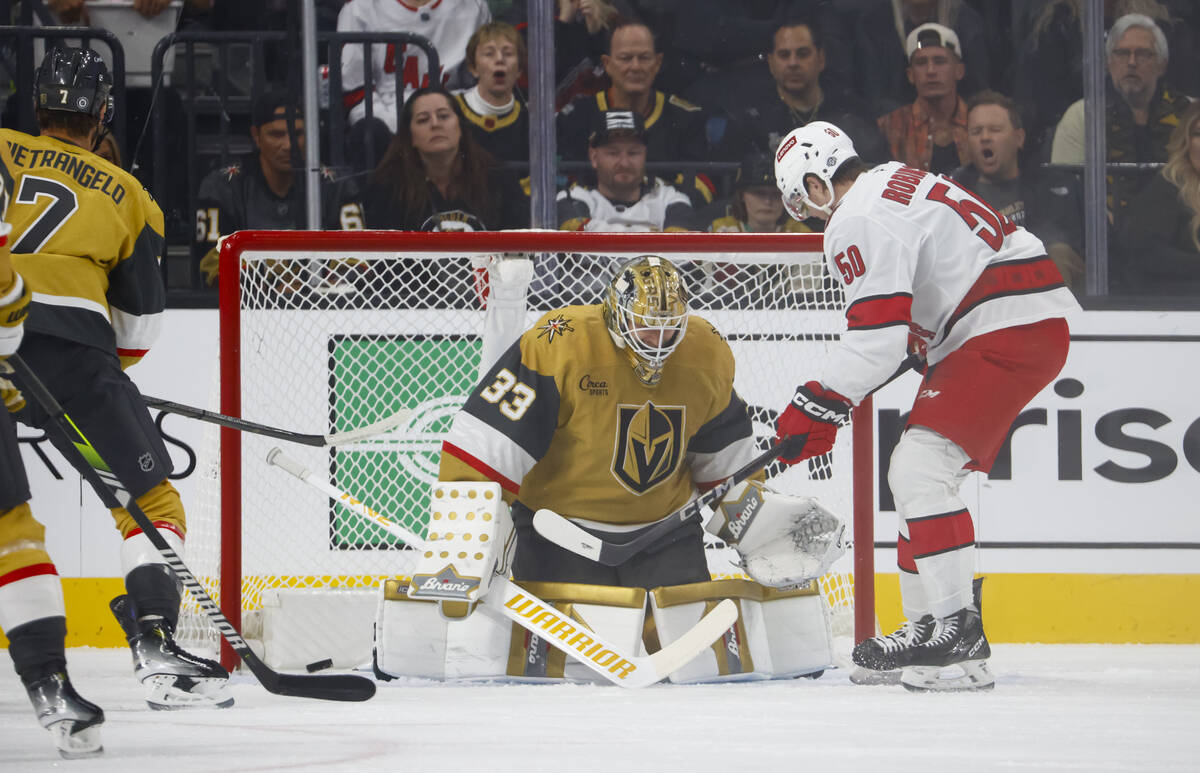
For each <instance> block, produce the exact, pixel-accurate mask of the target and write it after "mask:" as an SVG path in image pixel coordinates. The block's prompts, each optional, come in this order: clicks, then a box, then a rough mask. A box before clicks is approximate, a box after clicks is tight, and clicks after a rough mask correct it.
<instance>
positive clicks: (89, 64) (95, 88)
mask: <svg viewBox="0 0 1200 773" xmlns="http://www.w3.org/2000/svg"><path fill="white" fill-rule="evenodd" d="M111 91H112V75H111V74H109V72H108V65H106V64H105V63H104V60H103V59H101V58H100V55H99V54H97V53H96V52H95V51H92V50H91V49H89V48H74V47H70V46H60V47H58V48H52V49H50V50H49V51H47V52H46V56H45V57H44V58H43V59H42V64H41V66H39V67H38V70H37V74H36V75H35V76H34V99H36V100H37V102H36V104H37V107H38V109H40V110H59V111H63V112H69V113H81V114H83V115H88V116H91V117H92V118H95V119H96V120H97V121H101V120H102V121H103V122H104V123H106V124H107V123H110V122H111V121H112V116H113V103H112V96H111V93H110V92H111Z"/></svg>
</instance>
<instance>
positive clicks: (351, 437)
mask: <svg viewBox="0 0 1200 773" xmlns="http://www.w3.org/2000/svg"><path fill="white" fill-rule="evenodd" d="M142 400H143V401H144V402H145V403H146V405H148V406H150V407H151V408H157V409H158V410H160V411H164V412H166V413H175V414H178V415H180V416H186V417H188V418H189V419H199V420H200V421H207V422H208V423H210V424H218V425H220V426H222V427H229V428H230V429H236V430H240V431H241V432H250V433H253V434H255V435H265V436H267V437H272V438H275V439H276V440H287V441H289V442H292V443H300V444H301V445H306V446H337V445H343V444H345V443H353V442H354V441H356V440H362V439H363V438H367V437H372V436H374V435H379V434H382V433H384V432H387V431H388V430H389V429H391V428H392V427H395V426H396V425H398V424H399V423H400V422H402V421H404V420H405V419H407V418H408V417H409V416H411V415H412V411H407V410H405V411H397V412H396V413H393V414H392V415H391V416H388V417H387V418H385V419H380V420H379V421H377V422H375V423H374V424H368V425H367V426H365V427H359V428H358V429H352V430H349V431H348V432H334V433H333V434H330V435H306V434H304V433H303V432H292V431H290V430H286V429H279V428H277V427H268V426H267V425H265V424H257V423H255V422H253V421H247V420H245V419H239V418H238V417H236V416H226V415H225V414H223V413H215V412H213V411H207V410H205V409H203V408H194V407H192V406H190V405H184V404H182V403H173V402H171V401H170V400H164V399H162V398H161V397H150V396H149V395H142Z"/></svg>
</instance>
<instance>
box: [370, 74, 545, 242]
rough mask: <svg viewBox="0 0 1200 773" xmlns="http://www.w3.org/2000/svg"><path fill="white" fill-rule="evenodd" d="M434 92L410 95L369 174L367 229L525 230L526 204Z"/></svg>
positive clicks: (443, 96)
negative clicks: (395, 128) (377, 164)
mask: <svg viewBox="0 0 1200 773" xmlns="http://www.w3.org/2000/svg"><path fill="white" fill-rule="evenodd" d="M466 123H467V122H466V119H465V118H464V117H463V115H462V112H461V111H460V109H459V106H458V102H457V101H456V100H455V99H454V96H453V95H452V94H450V92H448V91H446V90H445V89H444V88H442V87H441V86H427V87H425V88H421V89H417V90H416V91H414V92H413V94H412V96H410V97H409V98H408V100H407V101H406V102H405V103H404V109H403V111H402V113H401V118H400V125H399V131H397V132H396V136H395V137H393V138H392V141H391V143H390V144H389V145H388V148H387V152H386V153H384V156H383V160H382V161H380V162H379V167H378V168H377V169H376V170H375V172H374V174H372V175H371V179H370V182H369V183H368V186H367V191H366V194H365V196H364V201H363V210H364V214H365V217H366V223H367V227H368V228H386V229H393V230H397V231H498V230H501V229H506V228H528V227H529V198H528V197H527V196H526V195H525V193H524V191H522V190H521V187H520V186H519V185H518V184H517V182H516V177H515V175H512V174H509V173H507V172H505V171H503V170H501V169H500V168H499V167H498V166H497V165H496V163H495V160H494V159H493V158H492V156H491V154H490V153H488V152H487V151H486V150H484V149H483V148H482V147H481V146H480V145H479V143H478V142H476V141H475V138H474V137H473V136H472V135H471V132H469V131H467V130H466V128H465V127H466Z"/></svg>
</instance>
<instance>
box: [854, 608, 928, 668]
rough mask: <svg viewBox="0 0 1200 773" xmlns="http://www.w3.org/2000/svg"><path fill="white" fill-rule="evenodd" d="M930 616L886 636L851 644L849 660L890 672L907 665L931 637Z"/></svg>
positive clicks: (905, 624) (910, 622) (907, 623)
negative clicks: (914, 653) (916, 651)
mask: <svg viewBox="0 0 1200 773" xmlns="http://www.w3.org/2000/svg"><path fill="white" fill-rule="evenodd" d="M933 628H934V619H933V615H925V616H924V617H922V618H921V619H920V620H917V621H916V622H913V621H911V620H905V621H904V624H903V625H901V626H900V627H899V628H897V629H896V630H895V631H893V632H892V633H889V634H888V635H887V636H874V637H872V638H870V639H865V640H863V641H860V642H859V643H858V644H856V645H854V651H853V652H852V653H850V659H851V660H853V661H854V663H855V665H858V666H862V667H863V668H869V669H871V670H872V671H891V670H894V669H897V668H901V667H903V666H907V665H909V664H910V663H911V662H912V661H911V658H912V653H913V652H914V651H915V650H916V649H917V648H918V647H919V646H921V645H923V644H924V643H925V642H927V641H928V640H929V637H930V636H932V635H933Z"/></svg>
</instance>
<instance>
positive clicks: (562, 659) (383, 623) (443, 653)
mask: <svg viewBox="0 0 1200 773" xmlns="http://www.w3.org/2000/svg"><path fill="white" fill-rule="evenodd" d="M521 585H522V587H524V588H527V589H528V590H529V591H530V593H531V594H532V595H534V596H537V597H538V598H540V599H541V600H542V601H545V602H547V603H549V604H551V605H553V607H554V608H555V609H556V610H557V611H558V612H559V613H560V614H562V615H564V616H566V617H569V618H571V619H572V620H574V621H576V622H577V623H578V626H576V628H577V630H572V631H567V630H555V631H553V633H555V634H556V635H558V636H559V637H560V638H562V636H564V635H567V636H571V637H576V636H578V637H587V634H588V631H589V630H594V631H597V632H599V633H600V634H601V635H603V636H604V637H605V638H606V639H608V640H609V641H611V642H613V643H615V644H617V645H619V646H620V647H621V648H622V650H623V651H628V652H636V651H637V649H638V646H639V643H640V641H641V635H642V627H643V623H644V621H645V608H646V591H645V590H643V589H641V588H618V587H613V586H601V585H583V584H578V583H562V582H556V583H533V582H530V583H522V584H521ZM517 611H518V612H519V613H521V614H522V615H525V616H526V617H528V618H529V620H530V621H531V622H533V623H535V624H536V623H537V620H538V616H539V615H540V614H541V611H542V608H541V607H540V606H539V605H536V604H534V603H532V602H531V603H527V604H525V605H523V606H521V607H518V608H517ZM375 631H376V633H375V668H376V671H377V672H379V673H381V674H382V675H384V676H385V677H386V676H392V677H396V676H410V677H421V678H425V679H437V680H446V681H457V680H477V679H488V680H491V679H496V680H504V681H516V682H543V681H562V680H565V681H572V682H575V681H579V682H585V681H586V682H598V681H600V680H599V678H598V677H597V676H596V675H595V674H594V673H593V672H592V671H591V670H590V669H588V668H587V667H585V666H584V665H582V664H580V663H577V662H575V661H574V660H572V659H569V658H567V656H566V654H565V653H563V652H562V651H561V650H559V649H556V648H554V647H552V646H551V645H550V644H549V643H548V642H547V641H546V640H545V639H544V638H543V637H540V636H538V635H537V634H535V633H533V632H531V631H529V630H527V629H525V628H523V627H521V626H520V625H517V624H516V623H513V622H511V621H509V620H507V619H505V618H501V617H499V616H497V615H494V614H472V615H470V616H469V617H466V618H464V619H457V620H455V619H447V618H446V617H445V616H444V615H441V614H439V613H438V610H437V604H435V603H431V602H429V601H423V600H418V599H413V598H411V597H410V596H409V594H408V592H407V583H405V582H404V581H402V580H388V581H387V582H386V583H385V584H384V587H383V592H382V594H381V598H380V603H379V613H378V616H377V622H376V626H375Z"/></svg>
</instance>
